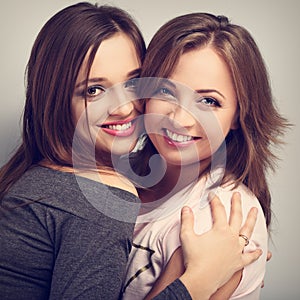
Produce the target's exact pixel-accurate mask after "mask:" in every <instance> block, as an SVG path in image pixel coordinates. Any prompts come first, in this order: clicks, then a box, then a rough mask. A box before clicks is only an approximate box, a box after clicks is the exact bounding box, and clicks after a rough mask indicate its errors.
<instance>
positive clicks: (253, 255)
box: [241, 249, 263, 268]
mask: <svg viewBox="0 0 300 300" xmlns="http://www.w3.org/2000/svg"><path fill="white" fill-rule="evenodd" d="M262 253H263V252H262V250H261V249H256V250H255V251H253V252H247V253H243V254H242V255H243V265H242V266H241V268H244V267H246V266H248V265H250V264H251V263H253V262H254V261H256V260H257V259H258V258H259V257H260V256H261V255H262Z"/></svg>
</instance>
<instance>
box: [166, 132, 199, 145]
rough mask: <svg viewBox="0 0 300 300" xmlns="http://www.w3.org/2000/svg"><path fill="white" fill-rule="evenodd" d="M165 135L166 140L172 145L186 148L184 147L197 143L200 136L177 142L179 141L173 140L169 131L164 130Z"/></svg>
mask: <svg viewBox="0 0 300 300" xmlns="http://www.w3.org/2000/svg"><path fill="white" fill-rule="evenodd" d="M163 137H164V140H165V142H166V143H167V144H168V145H169V146H171V147H175V148H184V147H188V146H190V145H191V144H193V143H195V142H196V141H197V140H198V139H199V138H193V139H191V140H189V141H182V142H177V141H174V140H172V139H171V138H170V137H169V136H168V135H167V133H166V132H165V131H164V134H163Z"/></svg>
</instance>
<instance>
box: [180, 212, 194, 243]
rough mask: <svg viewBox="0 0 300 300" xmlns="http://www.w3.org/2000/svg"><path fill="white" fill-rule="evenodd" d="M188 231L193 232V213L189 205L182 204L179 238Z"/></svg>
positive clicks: (188, 232)
mask: <svg viewBox="0 0 300 300" xmlns="http://www.w3.org/2000/svg"><path fill="white" fill-rule="evenodd" d="M190 233H194V214H193V211H192V209H191V208H190V207H188V206H184V207H183V208H182V209H181V228H180V238H181V239H182V238H183V237H185V236H186V235H188V234H190Z"/></svg>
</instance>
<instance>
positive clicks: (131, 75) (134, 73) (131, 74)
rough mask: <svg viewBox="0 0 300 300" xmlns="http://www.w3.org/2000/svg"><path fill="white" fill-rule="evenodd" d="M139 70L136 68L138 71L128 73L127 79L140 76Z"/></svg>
mask: <svg viewBox="0 0 300 300" xmlns="http://www.w3.org/2000/svg"><path fill="white" fill-rule="evenodd" d="M141 70H142V69H141V68H138V69H135V70H133V71H130V72H129V73H128V74H127V77H128V78H130V77H135V76H139V75H140V74H141Z"/></svg>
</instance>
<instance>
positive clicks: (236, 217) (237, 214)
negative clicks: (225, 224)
mask: <svg viewBox="0 0 300 300" xmlns="http://www.w3.org/2000/svg"><path fill="white" fill-rule="evenodd" d="M242 221H243V213H242V203H241V195H240V193H238V192H235V193H233V195H232V197H231V208H230V217H229V225H230V227H231V229H232V231H233V233H236V234H238V233H239V232H240V229H241V226H242Z"/></svg>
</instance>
